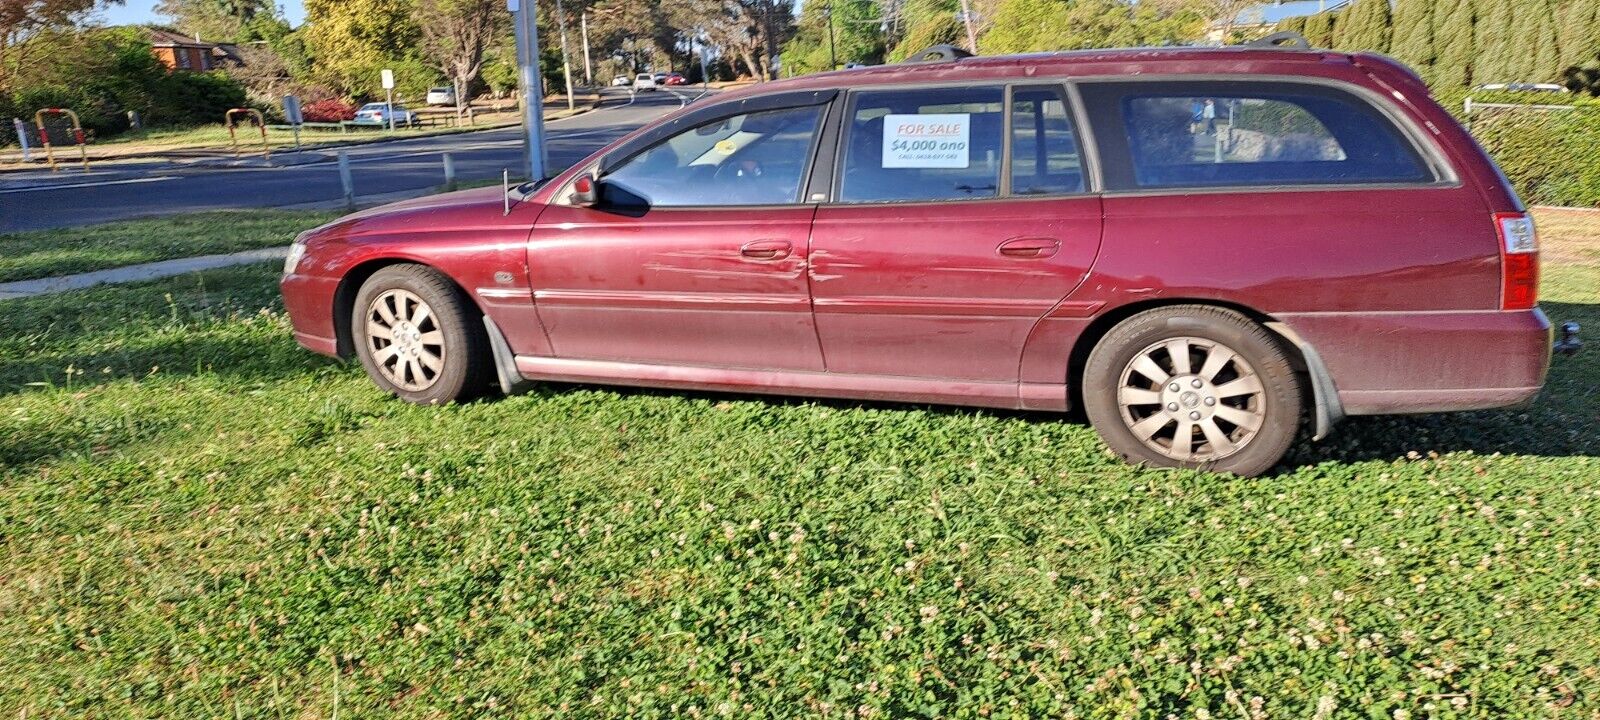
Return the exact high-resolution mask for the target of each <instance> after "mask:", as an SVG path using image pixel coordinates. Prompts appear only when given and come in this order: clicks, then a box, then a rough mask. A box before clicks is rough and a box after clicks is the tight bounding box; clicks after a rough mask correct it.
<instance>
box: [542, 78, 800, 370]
mask: <svg viewBox="0 0 1600 720" xmlns="http://www.w3.org/2000/svg"><path fill="white" fill-rule="evenodd" d="M825 108H826V106H825V105H810V106H806V107H796V108H786V109H778V110H768V111H763V112H752V113H746V114H742V115H735V116H732V117H728V118H724V119H719V120H714V121H712V122H710V123H706V124H702V125H699V126H697V127H694V128H691V129H688V130H686V131H684V132H682V133H679V134H677V135H674V136H672V137H669V138H667V139H665V140H663V141H662V142H660V143H658V144H656V145H654V146H652V147H650V148H647V149H645V150H644V151H642V152H640V153H639V154H637V155H635V156H634V157H633V158H631V159H628V160H625V161H624V162H622V164H620V165H619V166H617V167H616V168H615V169H614V170H612V171H611V172H610V173H608V174H607V175H606V176H605V177H603V178H601V180H600V182H599V183H598V186H599V203H598V204H596V205H595V206H593V207H573V206H567V205H560V204H556V205H552V206H551V207H550V208H549V209H547V210H545V212H544V213H542V214H541V215H540V216H539V220H538V222H537V224H536V225H535V226H534V231H533V235H532V239H531V240H530V242H529V245H528V267H529V277H530V280H531V284H532V286H533V290H534V305H535V307H536V308H537V311H538V313H539V319H540V321H541V322H542V323H543V324H544V327H545V330H546V332H547V333H548V334H549V337H550V343H551V346H552V349H553V351H554V353H555V355H556V356H557V357H561V358H569V359H581V360H611V361H623V362H639V363H656V364H670V365H693V366H711V367H742V368H760V369H783V370H821V369H822V368H823V365H822V352H821V349H820V348H819V346H818V342H817V333H816V326H815V324H814V322H813V320H812V316H811V298H810V295H809V291H808V287H807V278H806V264H807V260H808V254H809V248H808V245H807V241H808V239H809V236H810V231H811V219H812V215H813V214H814V213H815V211H816V206H814V205H805V204H800V202H799V199H800V193H801V190H802V185H803V181H804V178H805V177H806V172H807V170H808V166H809V162H810V158H811V156H812V154H813V148H814V146H815V143H814V139H815V136H816V133H817V130H818V127H819V126H820V124H821V118H822V116H823V113H824V111H825Z"/></svg>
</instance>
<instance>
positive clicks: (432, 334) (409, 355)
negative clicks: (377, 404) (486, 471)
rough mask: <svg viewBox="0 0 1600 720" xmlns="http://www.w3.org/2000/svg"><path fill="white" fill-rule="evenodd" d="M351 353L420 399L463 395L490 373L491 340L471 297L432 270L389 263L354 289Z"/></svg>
mask: <svg viewBox="0 0 1600 720" xmlns="http://www.w3.org/2000/svg"><path fill="white" fill-rule="evenodd" d="M350 328H351V333H352V334H353V335H354V338H353V339H354V340H355V346H356V352H357V354H358V355H360V356H361V365H362V367H364V368H366V371H367V376H368V377H370V378H372V381H373V382H374V383H376V384H377V385H378V387H380V388H382V389H384V390H386V391H388V392H390V393H393V394H394V395H396V396H398V397H399V398H401V399H402V400H405V401H407V402H411V403H416V404H419V405H436V404H440V403H447V402H455V401H460V400H467V399H471V398H473V397H476V396H477V395H479V394H480V393H482V392H484V391H485V390H486V389H487V388H488V386H489V379H490V377H491V375H492V372H493V367H492V365H491V363H492V359H491V358H490V356H489V348H488V339H487V338H486V337H485V336H484V330H483V325H482V321H481V320H479V319H478V318H477V317H476V313H475V312H474V311H473V308H471V307H470V301H468V300H467V299H466V297H464V296H463V294H462V293H461V291H460V290H459V289H457V288H456V286H455V285H454V284H453V283H451V282H450V280H449V279H447V278H445V277H444V276H443V275H440V274H439V273H438V272H437V271H435V270H433V269H431V268H427V267H424V266H421V265H391V266H389V267H386V268H383V269H381V270H379V271H378V272H376V273H373V275H372V277H371V278H369V279H368V280H367V282H366V284H364V285H362V286H361V292H360V293H358V294H357V295H356V302H355V308H354V316H353V317H352V318H351V324H350Z"/></svg>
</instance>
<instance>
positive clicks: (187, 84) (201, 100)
mask: <svg viewBox="0 0 1600 720" xmlns="http://www.w3.org/2000/svg"><path fill="white" fill-rule="evenodd" d="M153 84H154V86H155V87H154V88H153V92H152V93H151V104H150V108H149V110H148V112H147V115H146V121H147V122H148V123H150V124H152V125H199V124H202V123H215V122H221V121H222V118H223V115H224V114H226V113H227V112H228V110H230V109H232V108H236V107H244V106H245V105H246V102H247V100H246V97H245V90H244V86H243V85H240V84H239V83H238V82H236V81H235V80H234V79H233V78H230V77H228V75H227V74H226V73H224V72H220V71H213V72H203V73H202V72H174V73H164V74H163V75H162V76H161V77H160V78H157V79H156V82H155V83H153Z"/></svg>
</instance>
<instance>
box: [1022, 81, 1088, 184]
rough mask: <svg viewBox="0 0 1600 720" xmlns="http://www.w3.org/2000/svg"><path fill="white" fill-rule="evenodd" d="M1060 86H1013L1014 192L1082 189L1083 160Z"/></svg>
mask: <svg viewBox="0 0 1600 720" xmlns="http://www.w3.org/2000/svg"><path fill="white" fill-rule="evenodd" d="M1067 107H1068V106H1067V101H1066V98H1065V97H1063V96H1062V94H1061V88H1059V87H1055V86H1049V87H1017V88H1012V90H1011V194H1013V195H1049V194H1060V193H1080V192H1083V188H1084V183H1083V162H1082V157H1081V156H1080V155H1079V153H1078V135H1077V132H1075V131H1074V130H1073V127H1072V119H1071V117H1070V116H1069V115H1068V112H1067Z"/></svg>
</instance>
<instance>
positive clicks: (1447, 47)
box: [1430, 0, 1478, 87]
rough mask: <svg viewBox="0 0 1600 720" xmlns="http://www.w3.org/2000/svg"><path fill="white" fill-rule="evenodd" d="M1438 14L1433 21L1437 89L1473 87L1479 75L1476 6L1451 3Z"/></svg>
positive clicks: (1469, 0) (1468, 0) (1466, 1)
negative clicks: (1475, 61)
mask: <svg viewBox="0 0 1600 720" xmlns="http://www.w3.org/2000/svg"><path fill="white" fill-rule="evenodd" d="M1446 8H1448V10H1447V11H1445V12H1436V13H1435V14H1434V19H1435V20H1437V21H1438V23H1437V24H1436V25H1435V26H1434V30H1433V38H1434V41H1433V42H1434V45H1433V46H1434V48H1436V50H1435V52H1434V59H1433V77H1432V78H1430V79H1431V80H1432V81H1433V83H1434V85H1435V86H1436V87H1461V86H1464V85H1467V84H1470V83H1471V82H1472V80H1473V78H1474V76H1475V75H1476V73H1477V68H1476V67H1474V64H1473V63H1474V60H1476V59H1477V58H1478V53H1477V38H1476V29H1475V25H1476V10H1477V8H1476V6H1475V5H1474V0H1451V1H1450V2H1447V3H1446V4H1445V5H1443V6H1442V7H1441V8H1440V9H1441V10H1445V9H1446Z"/></svg>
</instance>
